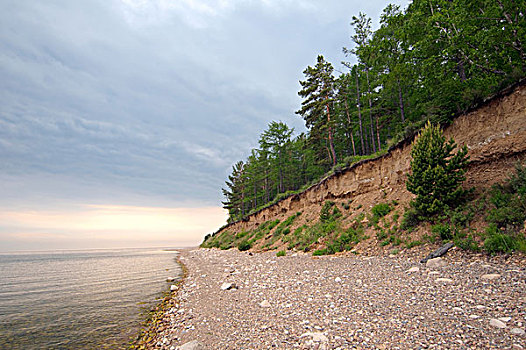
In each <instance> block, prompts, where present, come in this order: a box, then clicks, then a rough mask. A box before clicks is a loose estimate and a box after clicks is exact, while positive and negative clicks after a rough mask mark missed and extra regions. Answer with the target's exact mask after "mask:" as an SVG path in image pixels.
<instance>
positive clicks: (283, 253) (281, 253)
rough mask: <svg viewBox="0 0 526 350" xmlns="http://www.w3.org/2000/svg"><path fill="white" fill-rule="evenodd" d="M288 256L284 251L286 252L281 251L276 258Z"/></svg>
mask: <svg viewBox="0 0 526 350" xmlns="http://www.w3.org/2000/svg"><path fill="white" fill-rule="evenodd" d="M285 255H287V252H286V251H284V250H280V251H279V252H277V253H276V256H277V257H278V258H279V257H280V256H285Z"/></svg>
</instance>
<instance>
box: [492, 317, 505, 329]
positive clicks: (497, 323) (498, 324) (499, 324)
mask: <svg viewBox="0 0 526 350" xmlns="http://www.w3.org/2000/svg"><path fill="white" fill-rule="evenodd" d="M489 324H490V325H491V326H493V327H497V328H506V323H504V322H502V321H500V320H497V319H496V318H492V319H491V320H490V321H489Z"/></svg>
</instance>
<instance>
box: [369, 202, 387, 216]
mask: <svg viewBox="0 0 526 350" xmlns="http://www.w3.org/2000/svg"><path fill="white" fill-rule="evenodd" d="M390 211H391V206H390V205H389V204H387V203H380V204H377V205H375V206H374V207H373V208H372V209H371V212H372V213H373V215H374V216H376V217H378V218H383V217H384V216H386V215H387V214H389V212H390Z"/></svg>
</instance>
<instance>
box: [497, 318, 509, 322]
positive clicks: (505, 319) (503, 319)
mask: <svg viewBox="0 0 526 350" xmlns="http://www.w3.org/2000/svg"><path fill="white" fill-rule="evenodd" d="M499 321H502V322H505V323H506V322H510V321H511V317H499Z"/></svg>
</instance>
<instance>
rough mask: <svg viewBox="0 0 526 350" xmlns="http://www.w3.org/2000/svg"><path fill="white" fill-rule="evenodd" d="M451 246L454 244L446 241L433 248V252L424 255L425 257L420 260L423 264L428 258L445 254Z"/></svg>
mask: <svg viewBox="0 0 526 350" xmlns="http://www.w3.org/2000/svg"><path fill="white" fill-rule="evenodd" d="M453 246H454V244H453V242H449V243H446V244H444V245H443V246H442V247H440V248H438V249H437V250H435V251H434V252H433V253H431V254H429V255H428V256H426V257H425V258H423V259H422V260H420V262H421V263H422V264H424V263H426V261H428V260H429V259H434V258H438V257H439V256H442V255H444V254H446V253H447V251H448V250H450V249H451V248H452V247H453Z"/></svg>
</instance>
